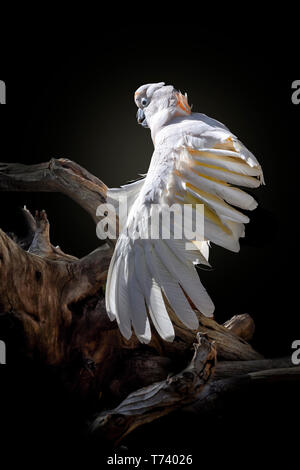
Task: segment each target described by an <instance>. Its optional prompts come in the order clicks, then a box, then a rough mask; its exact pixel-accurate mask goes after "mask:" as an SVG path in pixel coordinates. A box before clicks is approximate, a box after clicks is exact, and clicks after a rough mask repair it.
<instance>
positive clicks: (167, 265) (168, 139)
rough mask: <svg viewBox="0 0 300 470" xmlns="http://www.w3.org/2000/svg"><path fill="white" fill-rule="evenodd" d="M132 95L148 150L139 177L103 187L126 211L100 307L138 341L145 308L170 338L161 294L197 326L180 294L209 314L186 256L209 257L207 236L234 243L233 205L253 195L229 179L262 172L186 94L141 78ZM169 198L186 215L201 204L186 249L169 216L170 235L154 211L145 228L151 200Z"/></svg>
mask: <svg viewBox="0 0 300 470" xmlns="http://www.w3.org/2000/svg"><path fill="white" fill-rule="evenodd" d="M135 101H136V104H137V106H138V108H139V111H138V120H139V122H140V123H141V124H142V125H144V126H145V127H150V130H151V136H152V140H153V143H154V153H153V156H152V159H151V163H150V167H149V170H148V173H147V175H146V177H145V178H143V179H142V180H139V181H137V182H134V183H132V184H129V185H126V186H123V187H122V188H120V189H111V190H109V192H108V200H109V201H110V202H113V203H114V204H116V203H117V201H118V200H119V198H120V197H124V196H125V197H126V199H127V204H128V217H127V219H126V220H125V221H124V223H123V226H122V230H121V234H120V237H119V240H118V242H117V245H116V249H115V252H114V255H113V258H112V261H111V265H110V268H109V273H108V281H107V287H106V308H107V313H108V315H109V316H110V318H111V319H112V320H113V319H116V320H117V322H118V325H119V327H120V330H121V333H122V334H123V335H124V336H125V337H126V338H129V337H130V336H131V334H132V326H133V329H134V331H135V333H136V335H137V337H138V338H139V340H140V341H141V342H146V343H147V342H149V341H150V339H151V326H150V322H149V318H148V314H149V315H150V318H151V320H152V323H153V325H154V327H155V328H156V330H157V331H158V333H159V334H160V336H161V337H162V338H163V339H164V340H166V341H172V340H173V338H174V329H173V325H172V322H171V320H170V318H169V315H168V313H167V309H166V305H165V304H166V301H167V302H168V303H169V304H170V306H171V307H172V309H173V311H174V312H175V313H176V315H177V316H178V317H179V319H180V320H181V322H182V323H184V324H185V325H186V326H188V327H189V328H191V329H196V328H197V326H198V320H197V317H196V315H195V313H194V311H193V309H192V307H191V305H190V302H189V301H188V298H189V299H190V300H191V301H192V302H193V304H194V305H195V306H196V307H197V309H198V310H199V311H200V312H201V313H203V314H204V315H207V316H211V315H212V314H213V310H214V306H213V303H212V301H211V299H210V297H209V295H208V294H207V292H206V290H205V288H204V287H203V286H202V284H201V283H200V280H199V277H198V274H197V272H196V270H195V268H194V264H195V263H196V262H197V263H201V264H206V265H209V262H208V252H209V242H213V243H215V244H217V245H219V246H222V247H224V248H227V249H229V250H231V251H235V252H237V251H239V238H240V237H243V236H244V224H245V223H247V222H248V221H249V218H248V217H247V216H246V215H245V214H244V213H242V212H241V211H240V210H239V209H238V208H241V209H247V210H253V209H255V207H256V206H257V203H256V201H255V200H254V199H253V197H252V196H250V195H249V194H247V193H245V192H244V191H242V190H240V189H238V188H236V186H244V187H249V188H255V187H257V186H259V185H260V184H261V183H262V182H263V174H262V170H261V167H260V165H259V163H258V161H257V160H256V158H255V157H254V155H253V154H252V153H251V152H249V151H248V150H247V149H246V147H245V146H244V145H243V144H241V142H239V141H238V139H237V138H236V137H235V136H234V135H233V134H232V133H231V132H230V131H229V129H227V128H226V127H225V126H224V125H223V124H221V123H220V122H218V121H216V120H214V119H211V118H209V117H207V116H205V115H204V114H199V113H191V109H190V107H189V105H188V102H187V98H186V97H185V96H183V95H182V94H181V93H178V92H177V91H176V90H174V88H173V87H172V86H164V84H163V83H158V84H149V85H143V86H142V87H140V88H139V89H138V90H137V92H136V94H135ZM173 204H177V205H178V207H179V208H180V207H182V208H183V207H184V205H185V204H189V205H190V207H191V212H189V213H188V214H190V215H189V217H190V219H191V221H190V222H195V218H196V217H197V210H198V207H199V206H197V204H198V205H200V204H202V205H203V206H204V239H200V241H199V238H198V237H196V238H197V239H198V241H195V240H194V241H193V245H192V246H193V248H194V249H190V247H191V244H189V245H187V243H188V242H190V239H189V238H188V237H187V236H186V235H185V232H184V230H182V237H181V238H176V237H175V236H174V232H175V231H176V223H175V222H171V224H170V225H171V227H170V229H171V237H169V238H168V237H166V238H165V237H163V236H162V231H163V223H162V222H161V219H155V220H159V222H158V226H159V228H158V232H159V236H158V237H156V238H153V237H151V235H150V234H151V233H152V232H151V227H152V226H153V218H154V208H156V211H158V213H160V214H162V213H163V212H164V208H165V207H170V206H172V205H173ZM172 220H173V219H172ZM172 224H173V225H172ZM177 228H178V227H177ZM179 228H183V227H182V226H181V227H179ZM197 235H198V234H197ZM187 247H188V249H187ZM187 297H188V298H187Z"/></svg>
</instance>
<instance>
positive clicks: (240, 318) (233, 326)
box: [224, 313, 255, 341]
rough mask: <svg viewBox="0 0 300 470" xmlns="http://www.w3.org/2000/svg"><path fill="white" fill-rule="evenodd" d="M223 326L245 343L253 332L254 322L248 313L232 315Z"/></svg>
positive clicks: (251, 336)
mask: <svg viewBox="0 0 300 470" xmlns="http://www.w3.org/2000/svg"><path fill="white" fill-rule="evenodd" d="M224 326H225V328H227V329H228V330H230V331H231V332H232V333H234V334H235V335H237V336H239V337H240V338H243V339H244V340H245V341H250V340H251V339H252V338H253V335H254V332H255V324H254V321H253V319H252V318H251V317H250V315H248V313H243V314H242V315H234V316H233V317H232V318H230V319H229V320H227V321H226V322H225V323H224Z"/></svg>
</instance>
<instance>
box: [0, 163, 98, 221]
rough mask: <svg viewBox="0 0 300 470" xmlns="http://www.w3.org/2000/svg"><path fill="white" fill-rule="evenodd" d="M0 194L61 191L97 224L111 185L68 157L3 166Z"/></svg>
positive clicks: (0, 166)
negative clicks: (108, 185) (98, 213)
mask: <svg viewBox="0 0 300 470" xmlns="http://www.w3.org/2000/svg"><path fill="white" fill-rule="evenodd" d="M0 191H30V192H33V191H42V192H60V193H63V194H65V195H66V196H68V197H70V198H71V199H73V200H74V201H75V202H77V203H78V204H79V205H80V206H81V207H83V209H84V210H86V211H87V212H88V213H89V214H90V216H91V217H92V219H93V220H94V222H95V223H97V222H98V221H99V217H97V216H96V210H97V207H98V206H99V204H102V203H104V202H105V201H106V192H107V186H106V185H105V184H104V183H103V182H102V181H101V180H99V179H98V178H97V177H96V176H94V175H92V174H91V173H89V172H88V171H87V170H86V169H85V168H82V167H81V166H80V165H78V164H77V163H75V162H73V161H71V160H68V159H67V158H60V159H56V158H52V159H51V160H50V161H49V162H45V163H39V164H37V165H22V164H20V163H0Z"/></svg>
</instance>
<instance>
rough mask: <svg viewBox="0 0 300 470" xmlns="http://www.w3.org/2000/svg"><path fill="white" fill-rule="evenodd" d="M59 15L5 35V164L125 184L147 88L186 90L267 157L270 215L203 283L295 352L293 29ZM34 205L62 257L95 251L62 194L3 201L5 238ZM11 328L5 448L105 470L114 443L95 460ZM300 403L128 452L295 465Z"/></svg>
mask: <svg viewBox="0 0 300 470" xmlns="http://www.w3.org/2000/svg"><path fill="white" fill-rule="evenodd" d="M46 16H47V15H46V14H45V18H44V21H45V23H44V21H43V22H41V21H37V22H34V21H33V23H34V24H33V26H31V24H29V23H24V24H23V25H22V27H15V28H11V29H10V30H9V31H6V30H5V31H2V32H1V63H0V79H1V80H4V81H5V82H6V86H7V105H6V106H1V107H0V120H1V121H0V125H1V127H0V129H1V130H0V135H1V143H0V153H1V161H5V162H16V161H17V162H21V163H28V164H29V163H38V162H41V161H48V160H49V159H50V158H52V157H67V158H70V159H72V160H74V161H76V162H77V163H79V164H80V165H82V166H84V167H85V168H87V169H88V170H89V171H90V172H91V173H93V174H95V175H96V176H98V177H99V178H100V179H102V180H103V181H104V182H105V183H106V184H107V185H108V186H118V185H120V184H122V183H124V182H126V181H128V180H131V179H134V178H136V176H137V174H139V173H145V172H146V171H147V168H148V165H149V162H150V158H151V154H152V142H151V138H150V133H149V131H147V130H145V129H143V128H142V127H141V126H137V123H136V119H135V114H136V107H135V104H134V102H133V93H134V91H135V89H136V88H138V87H139V86H140V85H141V84H143V83H149V82H156V81H165V82H166V83H167V84H173V85H174V86H175V88H177V89H180V90H181V91H182V92H185V91H186V92H187V93H188V95H189V102H190V103H192V104H193V110H194V111H199V112H203V113H205V114H207V115H209V116H212V117H214V118H216V119H218V120H219V121H221V122H223V123H224V124H226V125H227V126H228V127H229V128H230V129H231V131H232V132H233V133H234V134H236V135H237V136H238V137H239V138H240V140H241V141H242V142H243V143H244V144H245V145H246V146H247V147H248V148H249V149H250V150H251V151H252V152H253V153H254V154H255V155H256V157H257V158H258V160H259V162H260V163H261V165H262V167H263V169H264V174H265V180H266V186H264V187H261V188H259V189H258V190H256V191H255V197H256V199H257V200H258V202H259V208H258V209H257V210H256V211H255V212H254V213H253V214H251V223H250V225H249V227H247V231H246V239H245V240H242V243H241V251H240V253H238V254H233V253H230V252H226V251H225V250H223V249H221V248H218V247H213V249H212V250H211V263H212V265H213V266H214V270H213V271H212V272H203V273H201V278H202V280H203V283H204V284H205V286H206V287H207V289H208V291H209V293H210V294H211V296H212V298H213V300H214V302H215V305H216V312H215V316H216V319H217V321H219V322H223V321H225V320H226V319H228V318H229V317H231V316H232V315H234V314H238V313H244V312H248V313H250V314H251V315H252V316H253V318H254V320H255V324H256V333H255V338H254V346H255V347H256V348H257V349H258V350H259V351H260V352H261V353H262V354H265V355H267V356H268V357H276V356H288V355H290V354H291V352H292V350H291V344H292V342H293V341H294V340H295V339H300V328H299V312H298V310H299V308H298V291H299V287H298V280H299V276H298V263H299V257H298V233H299V232H298V188H299V156H300V155H299V117H300V105H299V106H295V105H293V104H292V101H291V94H292V89H291V84H292V82H293V81H294V80H296V79H299V70H298V68H297V59H296V58H297V42H296V23H294V21H295V20H293V18H290V19H289V22H287V21H286V20H283V19H282V21H278V22H276V23H275V22H272V21H271V20H270V21H269V22H268V23H265V22H264V21H263V20H260V19H259V18H260V17H259V15H254V19H250V20H249V24H248V23H247V24H246V22H245V17H243V16H242V18H241V19H240V21H239V22H238V23H237V22H236V20H233V18H232V17H230V15H229V16H226V17H224V21H220V24H219V22H215V21H213V20H211V21H206V22H204V21H199V20H196V18H190V19H186V20H184V18H183V17H182V15H180V14H179V15H178V13H175V12H173V14H172V15H171V19H170V21H169V22H168V23H167V24H168V27H166V24H164V25H163V24H159V23H155V27H154V30H155V31H153V28H152V29H150V27H148V26H146V25H145V24H143V21H141V20H139V21H138V22H137V23H136V24H135V25H128V26H127V27H125V26H124V24H123V25H122V26H119V25H116V24H115V23H114V22H113V21H112V20H111V17H105V18H103V16H102V19H101V22H100V20H99V24H97V21H96V22H95V23H96V24H94V22H93V23H92V22H91V23H89V22H86V21H85V22H84V21H83V22H81V23H77V24H76V25H74V24H72V23H71V22H68V23H62V24H61V23H60V24H58V23H59V22H57V23H56V22H53V20H52V21H51V22H49V24H48V25H47V27H46ZM191 16H193V15H191ZM106 23H107V24H106ZM124 23H126V22H124ZM210 23H211V25H209V24H210ZM202 24H205V26H202ZM284 25H285V27H284ZM105 26H106V28H105ZM287 28H288V29H287ZM24 204H26V206H27V207H28V208H29V209H30V210H35V209H46V211H47V214H48V217H49V220H50V223H51V239H52V243H53V244H55V245H57V244H59V245H60V246H61V248H62V249H63V250H64V251H66V252H68V253H71V254H74V255H76V256H83V255H85V254H87V253H88V252H90V251H91V250H93V249H94V248H96V247H97V246H98V239H97V238H96V234H95V226H94V224H93V222H92V221H91V220H90V218H89V216H88V215H87V214H86V213H85V212H84V211H83V210H82V209H81V208H80V207H79V206H77V205H76V204H75V203H74V202H73V201H71V200H69V199H67V198H66V197H65V196H63V195H60V194H48V193H45V194H43V193H38V194H37V193H32V194H31V193H2V194H1V221H0V225H1V228H2V229H4V230H5V231H20V230H21V228H22V219H21V217H20V215H19V212H18V210H19V208H20V207H22V206H23V205H24ZM0 327H1V328H2V331H1V337H2V338H5V339H6V341H7V355H8V357H7V361H8V364H7V366H1V370H0V379H1V384H2V385H1V388H2V393H3V398H2V399H1V404H0V407H1V410H2V412H3V414H2V415H3V421H2V423H4V424H3V429H1V434H3V439H2V442H5V443H7V444H4V445H5V447H6V446H7V445H8V443H9V444H11V443H13V447H12V448H13V450H12V451H11V458H14V456H15V449H18V448H20V446H21V444H24V443H25V444H26V445H27V451H22V452H23V453H21V454H20V455H21V457H22V459H23V461H26V459H29V460H30V461H34V460H35V459H34V457H33V456H32V455H29V454H28V452H29V451H28V449H29V448H36V447H39V448H42V449H43V450H44V452H45V454H47V455H49V452H50V454H52V455H56V453H57V449H60V448H61V449H63V450H64V451H65V452H66V453H67V455H68V456H69V457H70V456H71V455H72V456H77V455H78V454H80V455H83V456H84V458H85V457H86V456H87V454H86V453H88V455H94V453H95V454H96V456H98V459H99V460H98V465H99V466H100V464H101V462H102V463H103V457H101V456H102V455H103V454H105V449H103V448H101V446H100V447H99V448H98V447H97V446H96V449H97V450H96V451H95V449H94V447H93V449H92V450H91V449H90V448H89V450H86V445H87V443H86V441H85V439H84V436H83V434H82V433H83V431H82V430H83V423H84V420H85V414H84V411H83V410H81V409H80V408H79V407H78V408H76V406H78V405H77V404H76V406H75V405H74V404H73V403H72V402H70V399H69V397H66V396H65V395H64V392H63V391H62V390H61V389H60V385H59V383H57V381H56V378H55V374H54V376H52V375H51V374H50V377H49V374H48V372H45V371H44V370H43V368H37V366H35V365H33V364H32V363H28V361H25V360H24V361H22V360H20V356H19V355H17V354H15V353H14V348H19V346H20V338H19V336H18V331H15V329H14V328H13V327H11V326H10V324H9V322H7V319H5V321H2V322H1V323H0ZM10 361H11V362H10ZM298 397H299V387H296V385H295V384H293V385H292V386H289V387H288V388H287V387H283V386H278V385H273V386H270V387H266V389H265V390H263V391H262V392H260V393H258V392H257V391H255V390H248V391H247V392H245V393H243V394H240V395H239V396H236V397H234V398H233V399H231V400H230V402H228V403H227V405H226V407H224V409H220V413H219V416H218V417H216V418H214V419H213V420H205V419H204V418H203V421H200V420H199V421H196V420H195V418H194V417H192V416H186V415H180V417H178V416H176V417H174V418H171V419H170V418H169V420H166V419H163V420H161V421H160V422H157V423H153V424H152V425H150V426H148V427H145V428H144V429H140V430H138V431H137V432H136V433H135V434H133V435H132V437H130V438H129V439H128V442H127V444H126V445H128V447H129V454H130V449H131V454H133V455H139V452H138V450H137V449H139V447H138V446H142V448H143V450H147V449H148V448H149V449H150V448H152V447H153V448H155V449H157V450H160V451H166V449H177V451H178V452H179V451H181V452H183V451H184V449H187V450H189V451H191V452H192V453H193V454H194V456H195V459H196V458H197V459H200V450H201V449H202V450H201V452H202V454H201V455H202V456H203V449H206V452H205V455H206V457H205V459H206V461H208V460H209V458H210V456H211V453H212V452H213V453H214V452H217V451H216V450H215V449H219V452H220V454H222V453H224V454H222V455H225V456H226V457H224V459H225V460H226V459H227V460H228V462H230V463H234V462H237V464H239V463H240V462H241V461H240V460H239V458H237V449H239V451H241V452H242V454H243V458H242V459H243V460H244V459H245V456H247V459H250V460H252V459H253V462H255V461H256V459H257V458H258V451H259V452H260V454H259V455H260V458H261V456H262V455H263V456H264V457H265V458H267V459H269V462H270V461H271V460H272V459H273V458H274V452H275V454H276V455H277V456H279V455H280V456H282V457H284V458H285V459H289V458H290V457H291V455H292V453H293V452H294V451H295V450H296V449H295V446H296V444H297V443H296V435H295V434H294V432H293V430H292V426H293V424H294V425H297V423H298V425H299V409H298ZM4 411H5V413H4ZM172 419H173V421H172ZM170 423H171V424H170ZM2 431H3V432H2ZM284 437H287V438H288V441H287V443H286V445H283V444H282V439H283V438H284ZM267 440H269V441H270V444H267V443H266V442H267ZM269 441H268V442H269ZM200 444H201V445H200ZM254 448H255V449H256V451H254V450H253V449H254ZM97 452H98V454H97ZM157 453H162V452H157ZM188 453H190V452H188ZM215 457H216V456H215ZM270 459H271V460H270ZM41 461H42V460H41ZM199 462H200V460H199ZM98 465H97V466H98Z"/></svg>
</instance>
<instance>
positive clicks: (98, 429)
mask: <svg viewBox="0 0 300 470" xmlns="http://www.w3.org/2000/svg"><path fill="white" fill-rule="evenodd" d="M194 347H195V353H194V356H193V358H192V360H191V362H190V364H189V365H188V366H187V367H186V368H185V369H184V370H183V371H182V372H180V373H178V374H176V375H172V376H170V377H168V378H167V379H166V380H163V381H161V382H156V383H154V384H152V385H150V386H148V387H145V388H142V389H140V390H138V391H137V392H133V393H132V394H130V395H129V396H128V397H127V398H126V399H125V400H124V401H123V402H122V403H120V405H119V406H118V407H117V408H115V409H114V410H110V411H105V412H103V413H101V414H100V415H99V416H98V417H97V418H96V419H95V420H94V421H93V423H92V424H91V426H90V432H91V434H96V433H97V434H99V436H101V437H105V438H106V439H108V440H109V441H110V442H113V443H114V444H116V445H117V444H118V443H119V442H120V441H121V440H122V439H123V438H124V437H125V436H126V435H127V434H128V433H129V432H132V431H133V430H134V429H135V428H137V427H138V426H141V425H143V424H146V423H150V422H151V421H153V420H154V419H157V417H161V416H165V415H166V414H168V413H170V412H171V411H174V410H175V409H178V407H181V406H183V405H186V404H188V403H190V402H192V401H194V400H195V396H196V395H197V394H198V393H199V392H200V391H201V390H203V388H204V387H205V386H206V384H207V383H208V382H209V380H210V379H211V377H212V376H213V373H214V368H215V362H216V349H215V347H214V343H212V342H210V341H208V340H207V338H205V335H202V334H201V333H198V334H197V343H196V344H194Z"/></svg>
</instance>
